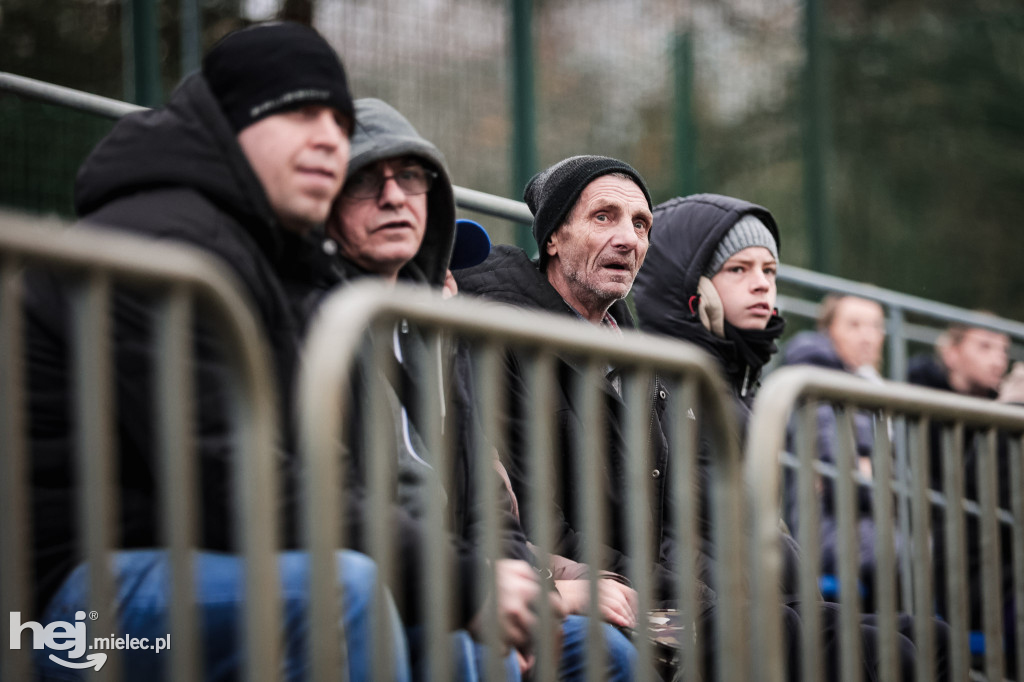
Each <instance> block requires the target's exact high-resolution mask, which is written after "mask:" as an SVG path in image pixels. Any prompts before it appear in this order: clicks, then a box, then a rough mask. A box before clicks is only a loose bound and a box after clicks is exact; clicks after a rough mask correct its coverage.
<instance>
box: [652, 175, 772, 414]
mask: <svg viewBox="0 0 1024 682" xmlns="http://www.w3.org/2000/svg"><path fill="white" fill-rule="evenodd" d="M747 214H753V215H755V216H756V217H757V218H759V219H760V220H761V222H762V223H764V224H765V226H766V227H767V228H768V230H769V231H770V232H771V234H772V236H773V237H775V243H776V244H777V245H779V228H778V226H777V225H776V224H775V219H774V218H773V217H772V214H771V213H769V212H768V210H767V209H765V208H764V207H762V206H758V205H757V204H752V203H750V202H747V201H743V200H741V199H735V198H733V197H726V196H722V195H719V194H696V195H693V196H689V197H679V198H675V199H670V200H668V201H666V202H664V203H662V204H659V205H658V206H655V207H654V226H655V229H654V230H653V231H652V237H651V247H650V249H648V251H647V259H646V260H645V261H644V266H643V267H642V268H640V272H639V273H638V274H637V277H636V282H635V283H634V285H633V300H634V302H635V303H636V312H637V317H638V318H639V324H640V329H642V330H643V331H647V332H654V333H658V334H664V335H666V336H671V337H673V338H676V339H682V340H684V341H688V342H690V343H693V344H695V345H697V346H700V347H701V348H702V349H704V350H705V351H707V352H708V353H710V354H711V355H712V356H714V357H715V358H716V359H717V360H718V362H719V365H720V368H721V370H722V372H723V373H724V375H725V378H726V380H727V381H728V382H729V385H730V386H731V387H732V389H733V391H734V392H735V393H736V397H737V398H738V400H739V403H740V404H741V405H742V407H743V409H741V410H740V413H741V417H742V424H743V425H745V424H746V413H747V412H748V411H749V407H750V404H751V403H752V401H753V387H754V386H755V384H756V382H757V379H758V377H760V375H761V369H762V367H763V366H764V362H765V361H767V358H765V360H764V361H762V362H760V363H758V362H756V361H754V360H753V358H750V357H747V356H746V355H745V354H744V353H743V352H742V350H741V348H740V347H739V346H738V344H737V343H736V341H734V340H731V339H729V338H720V337H718V336H715V335H714V334H712V333H711V332H710V331H709V330H708V329H707V328H705V327H704V325H703V324H701V321H700V319H699V318H698V316H697V313H696V310H697V299H696V298H694V297H696V296H697V285H698V282H699V280H700V277H701V273H702V272H703V271H704V268H705V267H706V266H707V264H708V262H709V261H710V260H711V257H712V256H713V255H714V253H715V249H717V248H718V244H719V242H721V241H722V239H723V237H725V235H726V234H727V233H728V232H729V230H731V229H732V227H733V226H734V225H735V224H736V223H737V222H738V221H739V220H740V218H742V217H743V216H745V215H747ZM780 250H781V245H780ZM768 331H769V332H772V333H776V332H777V333H776V334H775V335H776V336H778V335H779V334H781V333H782V321H781V318H779V317H778V316H775V317H773V318H772V321H771V322H769V327H768Z"/></svg>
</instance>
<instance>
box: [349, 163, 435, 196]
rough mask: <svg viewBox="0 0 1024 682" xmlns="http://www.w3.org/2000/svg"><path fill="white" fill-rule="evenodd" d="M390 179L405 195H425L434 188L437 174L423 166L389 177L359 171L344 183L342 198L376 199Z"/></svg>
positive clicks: (378, 172)
mask: <svg viewBox="0 0 1024 682" xmlns="http://www.w3.org/2000/svg"><path fill="white" fill-rule="evenodd" d="M391 178H394V179H395V182H397V183H398V186H399V187H401V188H402V191H403V192H405V193H406V194H407V195H410V196H411V195H414V194H425V193H426V192H429V191H430V188H431V187H433V186H434V180H435V179H437V173H435V172H434V171H432V170H427V169H426V168H424V167H423V166H405V167H404V168H399V169H397V170H395V171H394V172H393V173H392V174H391V175H384V173H383V172H381V171H380V170H379V169H367V170H361V171H359V172H358V173H356V174H355V175H353V176H352V177H350V178H349V179H348V181H346V182H345V187H344V189H342V190H341V194H342V196H344V197H346V198H348V199H376V198H377V197H379V196H380V192H381V190H382V189H384V183H386V182H387V181H388V180H390V179H391Z"/></svg>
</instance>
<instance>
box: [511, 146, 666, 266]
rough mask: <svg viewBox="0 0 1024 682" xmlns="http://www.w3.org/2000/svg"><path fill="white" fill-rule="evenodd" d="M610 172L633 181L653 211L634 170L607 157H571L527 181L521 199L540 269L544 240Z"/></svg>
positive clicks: (645, 190)
mask: <svg viewBox="0 0 1024 682" xmlns="http://www.w3.org/2000/svg"><path fill="white" fill-rule="evenodd" d="M611 173H624V174H625V175H628V176H629V177H631V178H633V180H634V182H636V184H637V186H638V187H640V189H641V190H643V193H644V196H645V197H646V198H647V206H648V208H652V209H653V206H652V204H651V193H650V192H648V191H647V185H646V184H645V183H644V179H643V178H642V177H640V174H639V173H638V172H636V169H634V168H633V167H632V166H630V165H629V164H628V163H626V162H624V161H619V160H617V159H612V158H609V157H607V156H571V157H569V158H568V159H565V160H564V161H559V162H558V163H556V164H555V165H553V166H551V167H549V168H548V169H546V170H542V171H541V172H540V173H537V174H536V175H534V176H533V178H531V179H530V182H529V183H528V184H527V185H526V191H525V192H523V199H524V200H525V201H526V205H527V206H529V207H530V211H531V212H532V213H533V238H534V239H536V240H537V248H538V249H539V250H540V262H541V265H542V266H543V265H544V264H545V263H546V262H547V256H546V255H545V252H544V245H545V244H546V243H547V241H548V237H550V236H551V234H552V233H553V232H554V231H555V230H557V229H558V228H559V226H561V224H562V223H564V222H565V220H566V218H568V216H569V213H570V212H571V211H572V209H573V206H575V205H576V200H577V199H579V197H580V194H581V193H582V192H583V190H584V189H586V187H587V185H589V184H590V183H591V182H592V181H593V180H595V179H596V178H599V177H601V176H602V175H609V174H611Z"/></svg>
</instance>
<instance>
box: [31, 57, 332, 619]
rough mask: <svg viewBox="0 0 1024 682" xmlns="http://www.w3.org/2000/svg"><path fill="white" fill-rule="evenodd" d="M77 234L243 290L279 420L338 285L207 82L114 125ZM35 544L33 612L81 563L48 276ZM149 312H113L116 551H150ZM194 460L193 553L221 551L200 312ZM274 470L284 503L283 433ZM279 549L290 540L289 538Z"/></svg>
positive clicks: (43, 284)
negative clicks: (292, 222) (312, 320)
mask: <svg viewBox="0 0 1024 682" xmlns="http://www.w3.org/2000/svg"><path fill="white" fill-rule="evenodd" d="M75 205H76V209H77V211H78V213H79V215H80V216H81V218H82V222H81V223H80V224H79V225H77V226H76V227H74V228H72V229H75V230H89V229H92V228H91V226H92V225H100V226H106V227H110V228H115V229H117V230H122V231H126V232H129V233H132V234H134V235H138V236H142V237H149V238H152V239H156V240H168V241H172V242H178V243H185V244H188V245H191V246H195V247H198V248H200V249H202V250H203V251H205V252H207V253H208V254H211V255H212V256H214V257H215V258H217V259H218V260H219V261H220V263H221V265H222V266H223V268H224V270H225V271H227V272H228V273H230V274H231V275H232V276H233V277H234V278H236V279H237V281H239V282H240V284H241V286H242V289H243V291H244V293H245V294H247V295H248V299H249V302H250V303H251V304H252V306H253V309H254V311H255V313H256V317H257V321H258V322H259V323H260V325H261V327H262V330H263V332H264V333H265V335H266V337H267V338H268V339H269V342H270V348H271V351H272V354H273V355H272V359H273V362H274V367H273V368H272V369H273V370H275V372H276V382H275V384H276V388H277V389H278V390H277V393H278V396H279V398H280V408H281V410H280V414H282V415H289V414H291V406H290V404H289V400H290V392H291V391H290V389H291V385H292V381H293V377H294V374H295V364H296V358H297V350H298V347H299V344H300V339H301V336H302V334H303V331H304V327H305V323H306V319H307V312H308V311H309V309H310V307H311V306H312V305H313V302H314V301H315V300H316V298H317V296H318V293H316V292H319V291H322V290H323V289H325V288H327V287H328V286H330V283H331V282H332V281H333V280H335V279H336V275H335V274H334V273H333V272H332V270H331V269H330V267H329V262H328V260H327V258H326V256H325V255H324V254H323V253H322V251H321V249H320V247H319V240H318V239H317V238H316V235H315V234H312V235H309V236H308V237H306V238H303V237H300V236H298V235H296V234H294V233H292V232H289V231H286V230H285V229H284V228H283V227H282V226H281V225H280V223H279V222H278V220H277V219H276V217H275V216H274V214H273V212H272V210H271V207H270V204H269V202H268V200H267V197H266V195H265V193H264V192H263V189H262V187H261V185H260V183H259V180H258V179H257V178H256V176H255V174H254V173H253V171H252V170H251V168H250V166H249V164H248V162H247V160H246V158H245V156H244V154H243V152H242V150H241V148H240V147H239V146H238V143H237V142H236V139H235V134H234V133H233V131H232V129H231V127H230V125H229V124H228V121H227V119H226V118H225V117H224V115H223V113H222V112H221V110H220V108H219V106H218V104H217V102H216V101H215V100H214V98H213V95H212V94H211V92H210V90H209V88H208V86H207V84H206V82H205V80H204V79H203V77H202V76H201V75H200V74H195V75H193V76H191V77H189V78H188V79H187V80H185V81H184V82H183V83H182V85H181V86H180V87H179V88H178V89H177V90H176V91H175V93H174V94H173V96H172V98H171V101H170V102H169V103H168V105H167V106H166V107H165V108H163V109H159V110H154V111H146V112H141V113H136V114H131V115H129V116H126V117H125V118H123V119H122V120H121V121H120V122H119V123H118V124H117V125H116V126H115V127H114V129H113V131H112V132H111V133H110V135H108V136H107V137H106V138H105V139H104V140H103V141H102V142H100V144H99V145H98V146H97V147H96V149H95V150H94V151H93V153H92V154H91V155H90V156H89V158H88V159H87V160H86V162H85V164H84V165H83V166H82V168H81V170H80V172H79V175H78V181H77V185H76V191H75ZM26 288H27V291H26V296H25V299H26V303H25V306H26V315H27V330H26V333H27V335H28V342H27V344H26V347H27V348H28V352H29V358H28V367H27V371H28V382H29V415H28V416H29V424H30V429H31V431H30V433H31V462H32V537H33V546H34V574H35V576H36V578H37V583H36V590H35V604H36V607H37V608H41V607H42V606H43V605H45V603H46V602H47V600H48V599H49V598H50V596H51V595H52V593H53V592H54V591H55V590H56V588H57V587H58V586H59V585H60V583H61V581H62V580H63V578H64V577H65V576H66V575H67V573H68V572H69V571H70V570H71V569H72V567H73V566H74V565H75V563H76V562H77V561H78V560H79V556H80V555H79V553H78V547H77V544H76V542H75V535H76V532H77V530H76V528H77V526H76V524H77V521H78V515H77V510H76V506H75V505H76V499H75V492H74V485H75V476H74V474H73V472H74V465H73V460H72V454H71V453H72V449H73V443H74V436H75V424H74V421H73V412H72V409H73V406H72V404H71V400H72V399H71V395H72V392H71V385H72V379H71V366H70V359H69V355H68V353H69V338H70V327H69V324H70V322H69V319H70V318H69V315H68V310H69V308H68V295H67V292H66V290H65V289H64V287H63V285H62V283H61V281H60V280H59V279H58V278H57V277H55V276H52V275H50V274H47V273H43V272H38V271H33V272H29V273H28V279H27V285H26ZM151 308H152V301H151V299H149V298H147V297H145V296H144V295H141V294H134V293H133V294H131V295H128V294H126V293H124V292H119V293H118V295H117V296H116V299H115V305H114V309H113V312H114V319H113V323H114V325H115V326H114V334H115V344H114V347H113V352H114V356H113V362H114V368H115V371H116V386H115V387H114V388H115V398H116V433H115V438H116V442H117V447H118V456H119V459H118V464H117V472H118V478H119V491H118V497H119V499H120V519H121V527H120V529H119V533H118V534H117V535H116V536H115V538H116V541H117V542H118V543H119V545H120V546H123V547H154V546H159V545H160V544H161V539H160V538H161V534H160V533H159V532H158V528H157V506H156V505H157V501H158V499H159V496H158V489H159V486H158V481H157V479H158V477H159V472H158V468H157V462H156V460H155V447H154V443H155V441H156V438H155V435H154V423H153V412H154V409H155V408H154V403H153V397H152V390H153V382H154V377H153V366H152V360H153V351H152V349H151V340H152V333H153V330H152V318H151ZM196 315H197V318H198V322H197V325H196V326H197V336H196V340H195V349H196V353H197V356H196V368H195V381H196V392H195V409H196V418H197V420H198V422H197V431H196V434H195V435H196V448H197V454H198V458H199V459H198V461H199V472H200V475H201V477H202V479H201V488H200V501H201V504H202V508H201V513H200V515H199V518H200V524H201V527H200V543H201V547H204V548H209V549H219V550H224V549H229V548H232V547H233V546H234V543H233V542H232V539H231V538H232V528H231V526H232V523H231V517H232V513H233V512H232V508H231V505H232V504H233V499H234V496H233V495H232V492H231V484H230V483H231V482H230V470H229V461H230V458H231V457H232V445H231V442H230V440H229V439H228V434H229V430H228V421H229V404H228V402H227V395H228V391H229V389H230V384H229V383H228V381H227V377H226V375H225V372H226V363H225V361H224V354H223V350H224V349H222V348H221V347H220V346H219V344H218V341H217V336H216V335H215V334H213V333H212V332H211V323H210V321H209V318H208V316H207V311H206V310H204V309H203V308H202V307H200V308H199V309H198V310H197V313H196ZM282 433H283V435H284V439H283V443H282V446H283V450H282V456H281V458H280V462H281V467H282V477H283V480H284V482H285V486H284V487H285V491H286V495H285V498H286V501H287V500H290V495H289V494H288V493H289V491H290V490H291V489H292V487H293V486H291V485H290V480H291V476H290V469H291V467H292V452H293V449H292V447H291V441H292V437H291V433H290V430H289V429H288V428H286V424H282ZM286 534H287V538H286V540H287V541H290V540H291V538H292V535H293V533H292V528H291V524H290V523H289V524H288V529H287V532H286Z"/></svg>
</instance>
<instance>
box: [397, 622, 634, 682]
mask: <svg viewBox="0 0 1024 682" xmlns="http://www.w3.org/2000/svg"><path fill="white" fill-rule="evenodd" d="M587 623H588V621H587V619H586V618H584V617H583V616H569V617H568V618H566V619H565V621H563V622H562V657H561V659H560V660H559V662H558V679H560V680H567V681H575V680H582V679H584V676H585V674H586V660H587V659H586V639H587ZM601 629H602V632H603V633H604V640H605V643H604V645H605V648H606V649H607V651H608V654H607V667H606V668H605V674H604V675H603V676H602V679H604V680H609V682H627V681H628V680H632V679H634V677H635V670H636V658H637V653H636V648H635V647H634V646H633V643H632V642H630V641H629V638H628V637H626V636H625V635H624V634H622V633H621V632H620V631H619V630H617V629H616V628H614V627H612V626H611V625H608V624H607V623H605V624H603V625H602V626H601ZM408 634H409V643H410V650H411V651H412V660H413V666H414V667H416V668H417V669H418V663H417V662H418V661H420V659H421V656H422V653H421V651H420V650H421V645H422V633H421V632H420V630H419V628H410V630H409V633H408ZM450 642H451V646H452V653H453V664H454V671H453V674H454V676H455V679H456V680H458V681H459V682H479V680H483V679H486V677H487V676H486V670H487V647H485V646H484V645H483V644H480V643H479V642H476V641H474V640H473V639H472V637H470V635H469V633H468V632H466V631H465V630H459V631H458V632H454V633H452V635H451V637H450ZM597 655H601V652H598V653H597ZM504 667H505V680H506V682H519V680H521V679H522V676H521V675H520V673H519V663H518V660H517V658H516V654H515V652H512V653H511V654H510V655H509V656H508V657H506V658H505V660H504ZM416 678H417V679H424V680H425V679H427V676H426V674H425V673H424V672H423V671H420V673H419V674H418V675H416Z"/></svg>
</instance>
